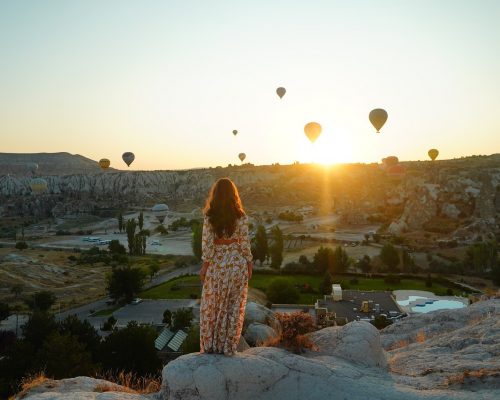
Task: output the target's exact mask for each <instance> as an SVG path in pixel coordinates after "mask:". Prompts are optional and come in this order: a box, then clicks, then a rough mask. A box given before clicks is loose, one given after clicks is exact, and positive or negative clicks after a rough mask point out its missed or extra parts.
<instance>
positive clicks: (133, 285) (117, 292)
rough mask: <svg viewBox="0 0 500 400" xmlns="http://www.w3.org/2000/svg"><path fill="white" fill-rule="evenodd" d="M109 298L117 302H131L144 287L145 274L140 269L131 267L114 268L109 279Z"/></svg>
mask: <svg viewBox="0 0 500 400" xmlns="http://www.w3.org/2000/svg"><path fill="white" fill-rule="evenodd" d="M107 281H108V282H107V290H108V293H109V296H110V297H111V298H112V299H114V300H116V301H119V300H123V301H125V302H126V303H129V302H131V301H132V300H133V299H134V298H135V297H136V295H137V294H138V293H139V292H140V291H141V290H142V287H143V285H144V272H143V271H142V269H140V268H131V267H129V266H127V267H122V268H114V269H113V271H112V272H111V274H110V275H109V276H108V279H107Z"/></svg>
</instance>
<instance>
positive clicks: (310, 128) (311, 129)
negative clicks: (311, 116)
mask: <svg viewBox="0 0 500 400" xmlns="http://www.w3.org/2000/svg"><path fill="white" fill-rule="evenodd" d="M304 132H305V133H306V136H307V138H308V139H309V140H310V141H311V143H314V142H315V141H316V139H317V138H318V137H319V135H321V125H320V124H318V123H317V122H309V123H308V124H306V126H304Z"/></svg>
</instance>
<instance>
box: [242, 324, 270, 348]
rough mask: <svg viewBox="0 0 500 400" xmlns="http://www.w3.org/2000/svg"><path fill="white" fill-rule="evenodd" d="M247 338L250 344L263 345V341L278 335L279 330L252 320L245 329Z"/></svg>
mask: <svg viewBox="0 0 500 400" xmlns="http://www.w3.org/2000/svg"><path fill="white" fill-rule="evenodd" d="M244 337H245V340H246V341H247V343H248V344H249V345H250V346H262V344H263V343H269V341H271V340H273V339H276V338H277V337H278V332H276V331H275V330H274V329H273V328H271V327H270V326H268V325H264V324H261V323H259V322H252V323H251V324H250V325H249V326H248V327H247V328H246V331H245V336H244Z"/></svg>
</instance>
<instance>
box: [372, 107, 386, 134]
mask: <svg viewBox="0 0 500 400" xmlns="http://www.w3.org/2000/svg"><path fill="white" fill-rule="evenodd" d="M368 118H369V119H370V122H371V123H372V125H373V126H374V127H375V129H376V130H377V133H380V129H381V128H382V127H383V126H384V124H385V121H387V111H385V110H383V109H382V108H376V109H375V110H371V111H370V115H369V116H368Z"/></svg>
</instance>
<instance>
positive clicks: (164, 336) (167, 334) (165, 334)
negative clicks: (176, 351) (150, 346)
mask: <svg viewBox="0 0 500 400" xmlns="http://www.w3.org/2000/svg"><path fill="white" fill-rule="evenodd" d="M172 336H174V333H173V332H172V331H171V330H169V329H168V328H164V329H163V331H162V332H161V333H160V335H159V336H158V337H157V338H156V340H155V348H156V350H162V349H163V348H164V347H165V345H166V344H167V343H168V341H169V340H170V339H171V338H172Z"/></svg>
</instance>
